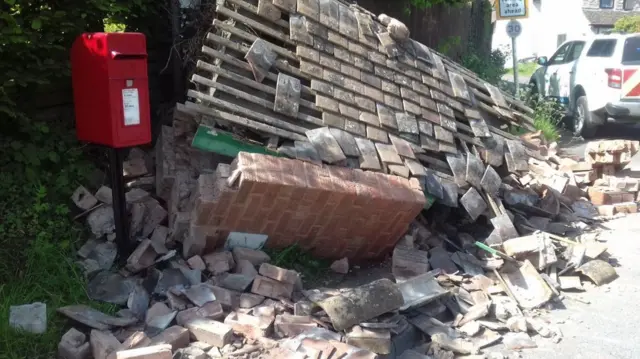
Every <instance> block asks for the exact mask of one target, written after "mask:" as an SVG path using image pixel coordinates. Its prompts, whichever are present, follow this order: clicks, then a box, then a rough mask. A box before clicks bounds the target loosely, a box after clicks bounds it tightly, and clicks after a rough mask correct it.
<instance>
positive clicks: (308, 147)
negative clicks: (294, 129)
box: [278, 141, 322, 163]
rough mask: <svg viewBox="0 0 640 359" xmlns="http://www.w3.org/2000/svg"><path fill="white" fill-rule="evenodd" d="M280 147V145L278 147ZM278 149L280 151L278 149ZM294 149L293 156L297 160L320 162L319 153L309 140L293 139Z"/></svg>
mask: <svg viewBox="0 0 640 359" xmlns="http://www.w3.org/2000/svg"><path fill="white" fill-rule="evenodd" d="M280 148H282V147H280ZM278 151H280V150H279V149H278ZM294 151H295V153H294V154H295V156H294V157H293V158H297V159H299V160H303V161H308V162H312V163H319V162H322V160H321V159H320V155H319V154H318V151H316V148H315V147H313V145H312V144H311V142H307V141H295V142H294Z"/></svg>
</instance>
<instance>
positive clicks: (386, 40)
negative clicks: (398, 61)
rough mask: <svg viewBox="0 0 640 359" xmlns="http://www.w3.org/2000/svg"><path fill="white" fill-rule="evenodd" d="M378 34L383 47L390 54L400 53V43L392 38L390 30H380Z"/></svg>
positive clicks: (391, 55) (393, 55) (396, 54)
mask: <svg viewBox="0 0 640 359" xmlns="http://www.w3.org/2000/svg"><path fill="white" fill-rule="evenodd" d="M376 35H377V36H378V41H380V44H381V45H382V48H383V49H384V50H385V52H386V53H387V55H388V56H390V57H396V56H398V55H400V50H399V49H398V45H397V44H396V42H395V41H394V40H393V39H392V38H391V35H390V34H389V33H388V32H386V31H385V32H379V33H377V34H376Z"/></svg>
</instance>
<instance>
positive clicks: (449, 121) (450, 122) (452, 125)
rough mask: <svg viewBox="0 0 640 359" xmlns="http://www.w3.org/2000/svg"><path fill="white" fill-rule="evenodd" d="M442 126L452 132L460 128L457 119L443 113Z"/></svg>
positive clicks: (441, 117) (441, 115)
mask: <svg viewBox="0 0 640 359" xmlns="http://www.w3.org/2000/svg"><path fill="white" fill-rule="evenodd" d="M440 126H442V127H443V128H445V129H447V130H450V131H452V132H456V131H457V130H458V124H457V123H456V119H455V118H453V117H449V116H445V115H443V114H440Z"/></svg>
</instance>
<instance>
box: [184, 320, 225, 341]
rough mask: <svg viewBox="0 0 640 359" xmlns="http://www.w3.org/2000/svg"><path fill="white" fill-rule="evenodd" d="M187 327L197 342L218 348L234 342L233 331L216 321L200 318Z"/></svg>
mask: <svg viewBox="0 0 640 359" xmlns="http://www.w3.org/2000/svg"><path fill="white" fill-rule="evenodd" d="M186 327H187V329H189V332H190V333H191V336H192V337H193V338H195V339H196V340H198V341H202V342H205V343H207V344H211V345H213V346H215V347H218V348H222V347H223V346H225V345H227V344H230V343H231V340H232V332H233V329H232V328H231V327H230V326H228V325H226V324H224V323H220V322H216V321H215V320H211V319H204V318H198V319H194V320H192V321H190V322H189V323H187V324H186Z"/></svg>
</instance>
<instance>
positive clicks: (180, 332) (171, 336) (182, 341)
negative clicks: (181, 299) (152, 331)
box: [151, 325, 189, 350]
mask: <svg viewBox="0 0 640 359" xmlns="http://www.w3.org/2000/svg"><path fill="white" fill-rule="evenodd" d="M157 344H169V345H170V346H171V348H172V350H176V349H179V348H184V347H186V346H188V345H189V331H188V330H187V329H185V328H183V327H181V326H178V325H174V326H172V327H169V328H167V329H165V330H163V331H162V332H161V333H160V334H158V335H156V336H155V337H153V338H151V345H157Z"/></svg>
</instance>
